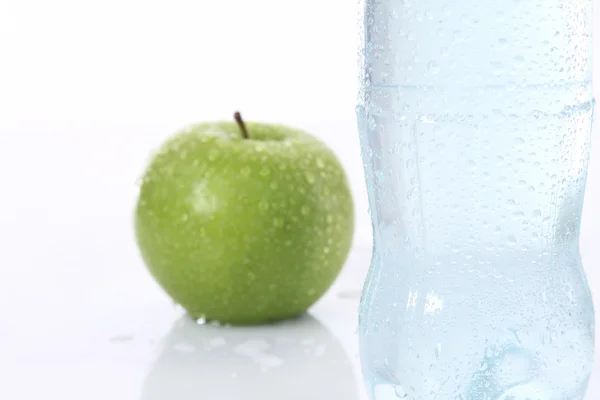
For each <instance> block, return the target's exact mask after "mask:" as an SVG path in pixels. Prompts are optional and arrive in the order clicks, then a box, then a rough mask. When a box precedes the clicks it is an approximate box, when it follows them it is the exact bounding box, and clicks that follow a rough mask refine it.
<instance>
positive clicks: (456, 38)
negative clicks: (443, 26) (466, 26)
mask: <svg viewBox="0 0 600 400" xmlns="http://www.w3.org/2000/svg"><path fill="white" fill-rule="evenodd" d="M464 40H465V37H464V36H463V33H462V32H461V31H454V33H453V34H452V41H453V42H454V43H462V42H464Z"/></svg>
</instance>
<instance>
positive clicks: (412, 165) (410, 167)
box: [406, 160, 415, 171]
mask: <svg viewBox="0 0 600 400" xmlns="http://www.w3.org/2000/svg"><path fill="white" fill-rule="evenodd" d="M406 169H407V170H409V171H412V170H414V169H415V161H414V160H408V161H406Z"/></svg>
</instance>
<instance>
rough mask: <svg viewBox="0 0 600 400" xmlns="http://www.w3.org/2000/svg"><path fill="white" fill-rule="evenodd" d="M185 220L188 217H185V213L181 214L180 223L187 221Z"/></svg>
mask: <svg viewBox="0 0 600 400" xmlns="http://www.w3.org/2000/svg"><path fill="white" fill-rule="evenodd" d="M187 220H188V215H187V213H185V214H183V215H182V216H181V221H182V222H185V221H187Z"/></svg>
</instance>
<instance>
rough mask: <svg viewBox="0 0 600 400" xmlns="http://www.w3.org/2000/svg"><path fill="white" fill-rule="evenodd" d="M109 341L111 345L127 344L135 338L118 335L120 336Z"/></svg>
mask: <svg viewBox="0 0 600 400" xmlns="http://www.w3.org/2000/svg"><path fill="white" fill-rule="evenodd" d="M109 340H110V342H111V343H126V342H131V341H132V340H133V336H131V335H118V336H113V337H111V338H110V339H109Z"/></svg>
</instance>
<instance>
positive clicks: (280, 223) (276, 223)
mask: <svg viewBox="0 0 600 400" xmlns="http://www.w3.org/2000/svg"><path fill="white" fill-rule="evenodd" d="M273 225H274V226H275V227H276V228H281V227H282V226H283V220H282V219H281V218H275V219H274V220H273Z"/></svg>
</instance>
